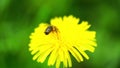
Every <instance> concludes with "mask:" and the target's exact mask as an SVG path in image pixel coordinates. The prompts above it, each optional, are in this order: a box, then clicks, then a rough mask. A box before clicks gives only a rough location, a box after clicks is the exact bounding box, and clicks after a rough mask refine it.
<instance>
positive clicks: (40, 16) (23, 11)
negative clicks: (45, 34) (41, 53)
mask: <svg viewBox="0 0 120 68" xmlns="http://www.w3.org/2000/svg"><path fill="white" fill-rule="evenodd" d="M71 14H72V15H74V16H75V17H79V18H80V19H81V21H83V20H85V21H88V22H89V23H90V24H91V25H92V27H91V28H90V30H95V31H97V37H96V38H97V43H98V47H97V48H96V50H95V52H94V53H90V52H87V53H88V54H89V56H90V59H89V60H86V59H85V62H82V63H78V62H77V61H76V60H75V59H72V62H73V67H72V68H120V0H0V68H55V67H54V66H51V67H48V66H47V62H45V63H43V64H41V63H37V62H36V61H33V60H32V55H31V54H30V52H29V51H28V44H29V41H30V40H29V35H30V33H31V32H33V31H34V28H36V27H37V26H38V24H39V23H40V22H48V23H49V21H50V19H51V18H54V17H56V16H64V15H71Z"/></svg>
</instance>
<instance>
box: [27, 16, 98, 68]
mask: <svg viewBox="0 0 120 68" xmlns="http://www.w3.org/2000/svg"><path fill="white" fill-rule="evenodd" d="M89 27H90V25H88V22H87V21H82V23H80V24H79V18H75V17H73V16H72V15H70V16H68V17H67V16H64V17H63V18H61V17H56V18H54V19H52V20H51V21H50V24H45V23H41V24H40V25H39V27H37V28H36V29H35V31H34V32H33V33H32V34H31V35H30V39H31V40H30V44H29V50H30V51H31V54H32V55H34V57H33V60H37V61H38V62H41V63H43V62H44V61H45V60H46V58H47V57H48V65H49V66H50V65H54V64H55V65H56V68H59V67H60V63H61V62H63V65H64V67H72V61H71V58H70V55H72V56H73V57H74V58H75V59H76V60H77V61H78V62H81V61H83V57H85V58H86V59H89V57H88V55H87V54H86V53H85V51H87V50H88V51H90V52H94V49H95V48H94V47H95V46H97V44H96V39H95V34H96V32H95V31H88V28H89Z"/></svg>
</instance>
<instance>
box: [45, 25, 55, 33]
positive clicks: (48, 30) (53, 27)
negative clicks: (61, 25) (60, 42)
mask: <svg viewBox="0 0 120 68" xmlns="http://www.w3.org/2000/svg"><path fill="white" fill-rule="evenodd" d="M56 30H57V28H56V27H55V26H48V27H47V28H46V29H45V32H44V33H45V35H48V34H49V33H50V32H56Z"/></svg>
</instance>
